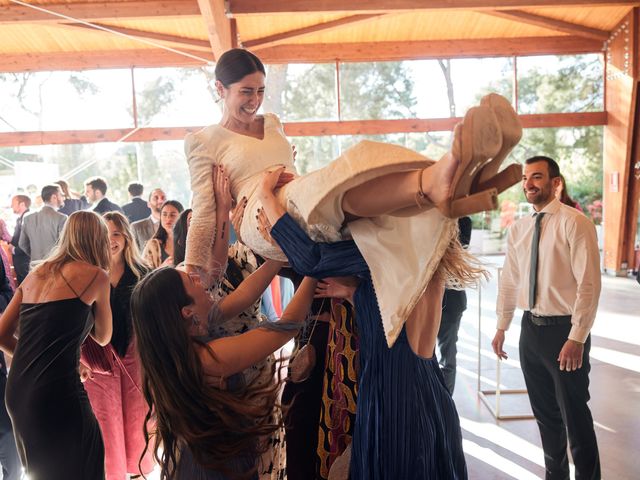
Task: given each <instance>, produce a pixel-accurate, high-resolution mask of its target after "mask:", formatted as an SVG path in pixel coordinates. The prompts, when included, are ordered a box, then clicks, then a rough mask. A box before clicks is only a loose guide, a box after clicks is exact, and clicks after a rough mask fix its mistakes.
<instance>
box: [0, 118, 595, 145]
mask: <svg viewBox="0 0 640 480" xmlns="http://www.w3.org/2000/svg"><path fill="white" fill-rule="evenodd" d="M460 120H461V118H431V119H420V118H409V119H403V120H355V121H346V122H338V121H326V122H287V123H285V124H284V131H285V133H286V134H287V135H289V136H323V135H381V134H385V133H411V132H415V133H424V132H442V131H451V130H453V127H454V126H455V124H456V123H458V122H459V121H460ZM520 121H521V122H522V126H523V127H525V128H561V127H586V126H593V125H606V123H607V113H606V112H579V113H541V114H532V115H520ZM201 128H203V127H202V126H199V127H166V128H165V127H147V128H140V129H138V130H136V131H135V132H133V133H131V131H132V130H133V129H132V128H121V129H107V130H68V131H55V132H51V131H48V132H11V133H0V147H18V146H26V145H64V144H74V143H100V142H116V141H118V140H120V139H121V138H123V137H125V136H126V139H125V140H124V141H125V142H153V141H159V140H182V139H183V138H184V136H185V135H186V134H187V133H190V132H195V131H198V130H200V129H201ZM127 135H128V136H127Z"/></svg>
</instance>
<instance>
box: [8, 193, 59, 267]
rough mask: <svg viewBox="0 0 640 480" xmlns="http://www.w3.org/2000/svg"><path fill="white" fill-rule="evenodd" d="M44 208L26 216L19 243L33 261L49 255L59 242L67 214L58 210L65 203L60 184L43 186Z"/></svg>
mask: <svg viewBox="0 0 640 480" xmlns="http://www.w3.org/2000/svg"><path fill="white" fill-rule="evenodd" d="M41 196H42V201H43V202H44V205H43V206H42V208H41V209H40V210H39V211H37V212H34V213H30V214H29V215H27V216H25V217H24V221H23V222H22V232H20V240H19V241H18V244H19V245H20V248H21V249H22V250H24V252H25V253H26V254H27V255H29V257H31V261H32V262H33V261H36V260H42V259H43V258H45V257H47V256H48V255H49V252H50V251H51V249H52V248H53V246H54V245H55V244H56V243H57V242H58V238H60V234H61V233H62V227H63V226H64V222H65V221H66V220H67V216H66V215H65V214H63V213H60V212H58V209H59V208H60V207H61V206H62V205H64V200H63V197H62V190H60V187H59V186H58V185H55V184H53V185H46V186H44V187H43V188H42V193H41Z"/></svg>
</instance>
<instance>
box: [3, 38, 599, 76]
mask: <svg viewBox="0 0 640 480" xmlns="http://www.w3.org/2000/svg"><path fill="white" fill-rule="evenodd" d="M602 49H603V44H602V42H600V41H598V40H592V39H589V38H584V37H575V36H557V37H523V38H488V39H473V40H428V41H411V42H400V41H398V42H376V43H340V44H338V43H322V44H309V45H277V46H275V47H270V48H265V49H262V50H260V51H259V56H260V59H261V60H262V61H263V62H265V63H331V62H335V61H336V60H340V61H343V62H367V61H401V60H421V59H436V58H473V57H507V56H515V55H517V56H531V55H578V54H583V53H595V52H601V51H602ZM0 61H1V59H0ZM0 71H1V68H0Z"/></svg>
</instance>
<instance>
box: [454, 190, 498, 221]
mask: <svg viewBox="0 0 640 480" xmlns="http://www.w3.org/2000/svg"><path fill="white" fill-rule="evenodd" d="M496 208H498V191H497V190H496V189H495V188H490V189H488V190H484V191H482V192H478V193H474V194H473V195H469V196H467V197H463V198H458V199H457V200H453V201H452V202H451V204H450V205H449V208H448V209H447V211H445V212H443V213H444V215H445V216H446V217H449V218H459V217H464V216H466V215H471V214H473V213H479V212H485V211H488V210H495V209H496Z"/></svg>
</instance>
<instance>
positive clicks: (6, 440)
mask: <svg viewBox="0 0 640 480" xmlns="http://www.w3.org/2000/svg"><path fill="white" fill-rule="evenodd" d="M12 297H13V291H12V290H11V287H10V286H9V282H8V281H7V272H6V271H5V269H4V265H3V264H2V263H1V262H0V313H2V312H4V309H5V308H7V305H8V304H9V301H10V300H11V298H12ZM6 386H7V364H6V362H5V359H4V354H3V353H2V352H0V395H2V399H4V392H5V389H6ZM0 468H1V469H2V478H3V480H19V479H20V477H21V476H22V465H20V457H19V456H18V450H17V449H16V441H15V439H14V438H13V428H12V427H11V419H10V418H9V414H8V413H7V407H6V406H5V404H4V401H3V402H0Z"/></svg>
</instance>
